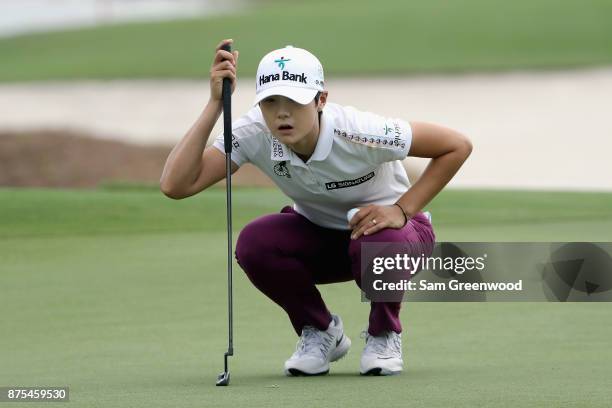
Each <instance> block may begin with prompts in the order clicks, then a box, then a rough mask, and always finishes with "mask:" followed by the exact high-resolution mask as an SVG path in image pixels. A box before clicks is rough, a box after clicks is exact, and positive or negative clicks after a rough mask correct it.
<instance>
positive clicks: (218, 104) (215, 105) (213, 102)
mask: <svg viewBox="0 0 612 408" xmlns="http://www.w3.org/2000/svg"><path fill="white" fill-rule="evenodd" d="M206 106H208V108H210V109H212V111H213V112H216V113H218V114H221V112H223V101H222V100H221V99H214V98H212V97H211V98H210V99H209V100H208V103H207V104H206Z"/></svg>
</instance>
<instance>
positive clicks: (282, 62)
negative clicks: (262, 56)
mask: <svg viewBox="0 0 612 408" xmlns="http://www.w3.org/2000/svg"><path fill="white" fill-rule="evenodd" d="M288 61H291V60H290V59H285V57H280V59H277V60H274V62H276V63H277V64H278V67H279V68H280V69H281V70H283V69H285V62H288Z"/></svg>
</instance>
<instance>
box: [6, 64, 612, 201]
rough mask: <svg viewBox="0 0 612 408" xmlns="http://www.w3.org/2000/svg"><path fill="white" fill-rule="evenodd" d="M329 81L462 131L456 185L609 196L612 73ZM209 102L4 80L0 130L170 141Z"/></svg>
mask: <svg viewBox="0 0 612 408" xmlns="http://www.w3.org/2000/svg"><path fill="white" fill-rule="evenodd" d="M327 85H328V89H329V92H330V96H329V101H332V102H338V103H341V104H347V105H352V106H355V107H357V108H358V109H361V110H368V111H372V112H376V113H379V114H383V115H387V116H394V117H400V118H403V119H406V120H424V121H430V122H436V123H439V124H443V125H446V126H449V127H453V128H455V129H458V130H460V131H462V132H464V133H465V134H467V135H468V136H469V137H470V138H471V139H472V141H473V143H474V152H473V154H472V156H471V157H470V159H469V160H468V162H467V163H466V165H465V166H464V167H463V168H462V169H461V171H460V173H459V174H458V175H457V176H456V177H455V179H454V180H453V181H452V182H451V185H452V186H456V187H499V188H536V189H572V190H612V177H611V175H612V164H611V161H610V159H609V155H610V153H609V152H610V151H612V121H610V119H609V116H610V112H611V110H610V109H611V106H612V97H611V96H610V95H612V69H609V68H608V69H593V70H580V71H570V72H538V73H533V72H530V73H507V74H470V75H459V76H426V77H409V78H406V77H391V78H385V79H371V78H363V79H361V78H352V79H340V78H333V77H330V78H328V79H327ZM254 94H255V86H254V80H252V79H243V80H241V81H240V83H239V84H238V89H237V91H236V92H235V94H234V118H237V117H238V116H239V115H240V114H242V113H244V112H246V111H247V110H248V109H249V108H250V106H251V101H252V99H253V97H254ZM207 99H208V81H182V80H181V81H179V80H176V81H175V80H172V81H123V80H122V81H109V82H97V81H96V82H66V83H46V84H45V83H30V84H5V85H0V129H3V130H24V129H41V128H44V129H76V130H82V131H86V132H92V133H94V134H96V135H99V137H105V138H114V139H119V140H124V141H130V142H133V143H138V144H174V143H175V142H176V141H177V140H178V139H180V138H181V137H182V136H183V134H184V133H185V132H186V130H187V129H188V128H189V127H190V126H191V124H192V123H193V121H194V120H195V118H196V117H197V115H198V114H199V112H200V111H201V109H202V107H203V106H204V104H205V103H206V101H207ZM219 125H220V123H219V124H218V125H217V127H216V128H215V135H216V134H217V133H218V132H219V131H220V127H219ZM408 163H409V165H410V166H420V167H422V166H424V164H425V163H426V160H422V159H413V158H411V159H408Z"/></svg>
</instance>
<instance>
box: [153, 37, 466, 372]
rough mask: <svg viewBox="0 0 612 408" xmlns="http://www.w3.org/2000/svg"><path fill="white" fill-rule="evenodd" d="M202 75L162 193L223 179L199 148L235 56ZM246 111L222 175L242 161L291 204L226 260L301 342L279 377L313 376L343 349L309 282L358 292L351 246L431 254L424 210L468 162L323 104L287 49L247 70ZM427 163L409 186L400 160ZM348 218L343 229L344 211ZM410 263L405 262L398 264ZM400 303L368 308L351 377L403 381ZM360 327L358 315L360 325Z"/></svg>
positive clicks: (219, 147) (318, 87) (433, 140)
mask: <svg viewBox="0 0 612 408" xmlns="http://www.w3.org/2000/svg"><path fill="white" fill-rule="evenodd" d="M226 43H230V44H231V43H232V40H224V41H222V42H221V43H220V44H219V46H218V47H217V49H216V54H215V57H214V60H213V63H212V67H211V70H210V88H211V89H210V90H211V95H210V100H209V102H208V104H207V105H206V107H205V109H204V111H203V112H202V114H201V115H200V117H199V118H198V119H197V121H196V122H195V124H194V125H193V126H192V128H191V129H190V130H189V131H188V132H187V134H186V135H185V136H184V138H183V139H182V140H181V141H180V142H179V143H178V144H177V145H176V147H175V148H174V149H173V150H172V152H171V154H170V156H169V157H168V160H167V162H166V165H165V168H164V171H163V174H162V178H161V189H162V191H163V192H164V194H166V195H167V196H169V197H171V198H175V199H181V198H185V197H189V196H192V195H194V194H196V193H198V192H200V191H202V190H204V189H206V188H207V187H209V186H211V185H213V184H215V183H217V182H218V181H220V180H222V179H223V178H224V176H225V154H224V148H223V135H222V134H221V135H219V137H217V139H216V140H215V142H214V143H213V144H212V146H209V147H206V143H207V140H208V138H209V136H210V133H211V131H212V129H213V126H214V124H215V123H216V121H217V120H218V119H219V116H220V115H221V113H222V101H221V89H222V82H223V78H230V79H231V81H232V92H233V90H234V89H235V87H236V67H237V61H238V51H233V52H231V53H230V52H227V51H224V50H222V49H221V47H222V46H223V45H224V44H226ZM256 84H257V85H256V97H255V101H254V107H253V108H251V109H250V110H249V111H248V112H247V113H246V114H245V115H244V116H242V117H240V118H239V119H238V120H236V121H235V122H234V123H233V150H232V156H231V158H232V161H233V163H232V172H235V171H236V170H238V168H239V167H240V166H242V165H243V164H244V163H247V162H248V163H252V164H254V165H255V166H257V167H258V168H259V169H261V170H262V171H263V172H264V173H266V174H267V175H268V176H269V177H270V178H271V179H272V180H273V181H274V182H275V183H276V184H277V185H278V187H279V188H280V189H281V190H282V191H283V192H284V193H285V194H286V195H287V196H288V197H290V198H291V199H292V200H293V202H294V204H293V206H287V207H284V208H283V209H281V211H280V213H277V214H270V215H265V216H262V217H260V218H257V219H255V220H253V221H252V222H251V223H249V224H248V225H247V226H245V227H244V229H243V230H242V231H241V233H240V235H239V237H238V241H237V244H236V259H237V261H238V263H239V265H240V266H241V267H242V269H244V271H245V273H246V275H247V276H248V278H249V279H250V280H251V282H252V283H253V284H254V285H255V286H256V287H257V288H258V289H259V290H260V291H261V292H263V293H264V294H265V295H266V296H268V297H269V298H270V299H272V300H273V301H274V302H275V303H276V304H278V305H279V306H280V307H282V308H283V309H284V310H285V312H287V315H288V316H289V320H290V321H291V324H292V325H293V328H294V329H295V332H296V333H297V334H298V335H299V336H300V338H299V341H298V343H297V348H296V351H295V353H293V355H292V356H291V357H290V358H289V359H288V360H287V361H286V362H285V373H286V374H287V375H316V374H325V373H327V372H328V371H329V363H330V362H333V361H336V360H338V359H340V358H342V357H343V356H344V355H345V354H346V353H347V352H348V350H349V348H350V346H351V341H350V340H349V338H348V337H347V336H346V335H345V334H344V330H343V326H342V320H341V319H340V317H339V316H337V315H335V314H332V313H331V312H330V311H329V310H328V309H327V307H326V305H325V302H324V301H323V299H322V298H321V294H320V293H319V291H318V290H317V287H316V285H317V284H328V283H334V282H345V281H350V280H354V281H356V283H357V284H358V285H361V276H360V269H361V244H362V243H404V244H405V243H408V244H410V248H413V251H414V252H415V253H414V254H412V255H414V256H415V257H418V256H421V255H422V254H424V255H425V256H428V255H430V254H431V251H432V250H433V245H434V240H435V236H434V232H433V230H432V226H431V224H430V222H429V220H428V217H427V216H426V215H425V214H424V213H423V212H421V210H422V209H423V207H424V206H425V205H426V204H427V203H429V202H430V201H431V199H433V198H434V196H435V195H436V194H437V193H438V192H440V190H441V189H442V188H443V187H444V186H445V185H446V184H447V183H448V182H449V181H450V179H451V178H452V177H453V175H454V174H455V173H456V172H457V170H458V169H459V168H460V167H461V165H462V164H463V162H464V161H465V160H466V159H467V157H468V156H469V155H470V152H471V150H472V145H471V143H470V141H469V140H468V139H467V138H466V137H465V136H463V135H462V134H460V133H458V132H456V131H454V130H450V129H447V128H444V127H440V126H437V125H432V124H427V123H422V122H406V121H404V120H401V119H394V118H387V117H383V116H379V115H376V114H373V113H369V112H361V111H359V110H357V109H355V108H353V107H349V106H340V105H337V104H334V103H331V102H330V103H328V102H327V98H328V92H327V91H326V90H325V82H324V77H323V67H322V66H321V63H320V62H319V60H318V59H317V58H316V57H315V56H314V55H313V54H311V53H310V52H308V51H306V50H304V49H301V48H296V47H292V46H287V47H285V48H282V49H278V50H274V51H272V52H270V53H268V54H267V55H265V56H264V57H263V58H262V60H261V62H260V63H259V67H258V69H257V77H256ZM407 156H415V157H427V158H431V159H432V160H431V161H430V163H429V165H428V167H427V168H426V169H425V171H424V172H423V174H422V175H421V177H420V178H419V179H418V181H417V182H415V183H414V185H412V186H411V185H410V183H409V181H408V177H407V175H406V171H405V169H404V167H403V166H402V163H401V160H403V159H405V158H406V157H407ZM354 208H357V209H358V210H359V211H358V212H356V213H355V211H352V212H351V215H352V214H353V213H355V214H354V215H353V216H352V218H350V222H349V221H347V212H349V211H350V210H351V209H354ZM408 255H410V254H408ZM400 306H401V303H400V302H372V303H371V307H370V315H369V320H368V329H367V332H366V336H365V338H366V344H365V348H364V349H363V353H362V356H361V364H360V373H361V374H381V375H388V374H398V373H400V372H401V371H402V368H403V361H402V345H401V334H400V333H401V331H402V326H401V323H400V318H399V312H400ZM364 320H365V316H364Z"/></svg>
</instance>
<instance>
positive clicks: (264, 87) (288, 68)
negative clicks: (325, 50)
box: [253, 45, 325, 105]
mask: <svg viewBox="0 0 612 408" xmlns="http://www.w3.org/2000/svg"><path fill="white" fill-rule="evenodd" d="M255 81H256V85H255V103H254V104H253V105H257V104H258V103H259V102H260V101H261V100H262V99H264V98H267V97H268V96H271V95H283V96H286V97H287V98H291V99H293V100H294V101H296V102H297V103H300V104H302V105H306V104H307V103H309V102H310V101H312V100H313V99H314V97H315V95H316V94H317V92H320V91H323V86H324V83H325V82H324V78H323V66H322V65H321V62H320V61H319V59H318V58H317V57H315V56H314V55H312V54H311V53H310V52H308V51H306V50H304V49H302V48H295V47H293V46H292V45H288V46H286V47H285V48H281V49H278V50H274V51H271V52H269V53H268V54H266V56H264V57H263V58H262V59H261V61H260V62H259V67H257V77H256V78H255Z"/></svg>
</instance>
